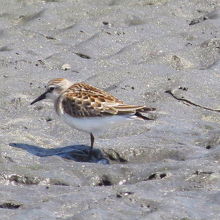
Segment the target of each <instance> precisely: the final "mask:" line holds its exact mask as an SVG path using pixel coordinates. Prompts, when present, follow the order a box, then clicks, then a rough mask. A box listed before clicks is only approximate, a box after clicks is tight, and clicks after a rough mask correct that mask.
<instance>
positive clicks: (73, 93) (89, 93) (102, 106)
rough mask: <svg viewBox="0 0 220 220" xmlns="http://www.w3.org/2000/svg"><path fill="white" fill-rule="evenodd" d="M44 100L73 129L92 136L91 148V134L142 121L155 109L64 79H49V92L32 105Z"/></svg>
mask: <svg viewBox="0 0 220 220" xmlns="http://www.w3.org/2000/svg"><path fill="white" fill-rule="evenodd" d="M45 98H50V99H52V100H53V101H54V107H55V110H56V112H57V114H58V115H59V116H60V117H61V118H62V119H63V120H64V121H65V122H66V123H67V124H69V125H70V126H71V127H73V128H76V129H78V130H82V131H85V132H88V133H90V136H91V149H92V147H93V142H94V136H93V134H92V133H94V132H96V131H98V130H101V129H103V128H104V127H106V126H108V125H111V124H113V123H117V122H119V121H123V120H126V119H132V118H135V117H136V118H142V119H145V120H150V119H149V118H147V117H145V116H143V115H142V114H141V112H148V111H153V110H155V109H154V108H147V107H145V106H136V105H127V104H125V103H123V101H121V100H119V99H118V98H116V97H114V96H113V95H111V94H109V93H107V92H105V91H103V90H101V89H98V88H96V87H93V86H91V85H88V84H86V83H75V84H72V83H71V82H70V81H68V80H67V79H64V78H57V79H53V80H50V81H49V82H48V84H47V87H46V92H45V93H43V94H42V95H41V96H39V97H38V98H37V99H35V100H34V101H33V102H32V103H31V104H34V103H35V102H37V101H40V100H42V99H45Z"/></svg>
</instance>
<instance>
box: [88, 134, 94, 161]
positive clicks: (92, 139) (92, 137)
mask: <svg viewBox="0 0 220 220" xmlns="http://www.w3.org/2000/svg"><path fill="white" fill-rule="evenodd" d="M90 140H91V148H90V151H89V157H91V155H92V149H93V145H94V141H95V138H94V136H93V134H92V133H90Z"/></svg>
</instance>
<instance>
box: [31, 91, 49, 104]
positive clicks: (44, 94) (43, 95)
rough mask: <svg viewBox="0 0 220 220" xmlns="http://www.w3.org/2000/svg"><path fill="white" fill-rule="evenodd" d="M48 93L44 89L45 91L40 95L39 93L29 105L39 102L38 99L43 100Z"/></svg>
mask: <svg viewBox="0 0 220 220" xmlns="http://www.w3.org/2000/svg"><path fill="white" fill-rule="evenodd" d="M47 93H48V91H46V92H45V93H43V94H42V95H40V96H39V97H38V98H36V99H35V100H34V101H33V102H31V105H33V104H34V103H36V102H39V101H40V100H43V99H45V98H46V94H47Z"/></svg>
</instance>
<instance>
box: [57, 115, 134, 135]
mask: <svg viewBox="0 0 220 220" xmlns="http://www.w3.org/2000/svg"><path fill="white" fill-rule="evenodd" d="M60 117H61V119H62V120H63V121H65V122H66V123H67V124H68V125H69V126H71V127H73V128H76V129H77V130H81V131H85V132H88V133H96V132H99V131H101V130H103V129H105V128H108V127H109V126H111V125H114V124H118V123H122V122H123V121H127V120H129V119H131V117H130V115H113V116H105V117H83V118H74V117H71V116H70V115H68V114H65V113H64V114H61V115H60Z"/></svg>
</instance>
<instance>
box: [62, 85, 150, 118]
mask: <svg viewBox="0 0 220 220" xmlns="http://www.w3.org/2000/svg"><path fill="white" fill-rule="evenodd" d="M60 102H62V108H63V111H64V112H65V113H67V114H69V115H71V116H73V117H97V116H104V115H116V114H118V115H122V114H132V113H136V112H137V111H145V110H144V109H145V108H146V107H144V106H134V105H126V104H124V103H123V102H122V101H121V100H119V99H117V98H116V97H114V96H112V95H111V94H109V93H107V92H105V91H103V90H100V89H97V88H95V87H93V86H90V85H88V84H85V83H76V84H73V85H72V86H71V87H70V88H69V89H67V90H66V91H65V92H64V93H63V94H62V99H61V100H60Z"/></svg>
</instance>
